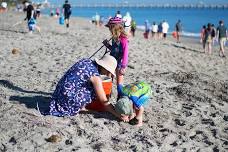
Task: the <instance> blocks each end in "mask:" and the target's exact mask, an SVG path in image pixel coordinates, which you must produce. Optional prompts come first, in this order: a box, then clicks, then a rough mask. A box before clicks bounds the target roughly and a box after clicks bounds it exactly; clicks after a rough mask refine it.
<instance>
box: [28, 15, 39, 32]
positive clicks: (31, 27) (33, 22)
mask: <svg viewBox="0 0 228 152" xmlns="http://www.w3.org/2000/svg"><path fill="white" fill-rule="evenodd" d="M28 29H29V32H30V33H32V32H34V31H35V29H36V30H37V31H38V32H39V33H40V27H39V26H38V25H37V21H36V19H35V18H30V20H29V21H28Z"/></svg>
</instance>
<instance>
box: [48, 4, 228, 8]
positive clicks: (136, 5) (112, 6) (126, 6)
mask: <svg viewBox="0 0 228 152" xmlns="http://www.w3.org/2000/svg"><path fill="white" fill-rule="evenodd" d="M50 6H51V7H61V6H62V5H58V6H57V5H50ZM72 7H83V8H86V7H87V8H96V7H106V8H107V7H108V8H186V9H192V8H195V9H228V4H223V5H217V4H210V5H203V4H198V5H194V4H187V5H186V4H185V5H173V4H171V5H170V4H166V5H154V4H77V5H72Z"/></svg>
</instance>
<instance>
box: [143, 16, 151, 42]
mask: <svg viewBox="0 0 228 152" xmlns="http://www.w3.org/2000/svg"><path fill="white" fill-rule="evenodd" d="M144 26H145V32H144V33H143V35H144V38H145V39H148V38H149V34H150V23H149V21H148V20H145V23H144Z"/></svg>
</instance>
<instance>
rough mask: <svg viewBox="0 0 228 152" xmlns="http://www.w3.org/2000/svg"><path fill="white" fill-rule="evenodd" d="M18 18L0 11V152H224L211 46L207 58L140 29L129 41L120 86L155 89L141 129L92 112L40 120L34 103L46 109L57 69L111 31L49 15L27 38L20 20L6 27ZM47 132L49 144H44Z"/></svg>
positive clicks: (227, 113)
mask: <svg viewBox="0 0 228 152" xmlns="http://www.w3.org/2000/svg"><path fill="white" fill-rule="evenodd" d="M24 16H25V15H24V14H20V13H19V14H18V13H17V14H16V13H7V14H0V46H1V47H0V71H1V72H0V151H9V152H11V151H41V152H42V151H45V152H46V151H50V152H52V151H83V152H84V151H104V152H105V151H109V152H110V151H151V152H158V151H159V152H168V151H170V152H184V151H186V152H189V151H191V152H213V151H214V152H217V151H220V152H225V151H227V150H228V93H227V90H228V70H227V68H228V58H220V57H219V56H218V47H215V48H213V54H212V55H210V56H208V55H205V54H204V53H203V50H202V48H201V46H200V45H199V44H195V43H192V40H191V43H190V40H189V39H184V40H183V43H181V44H177V43H175V42H174V41H173V40H171V38H170V40H167V41H152V40H145V39H143V38H142V33H141V32H138V33H137V36H136V37H135V38H131V39H130V46H129V47H130V48H129V65H130V67H129V68H128V70H127V74H126V76H125V82H126V83H129V82H134V81H136V80H145V81H146V82H148V83H150V84H151V85H152V86H153V88H154V96H153V97H152V98H151V100H150V102H149V104H148V106H147V107H146V108H145V109H146V112H145V117H144V126H143V127H141V128H137V127H134V126H131V125H129V124H128V123H124V122H120V121H118V120H116V119H114V118H113V116H112V115H110V114H107V113H98V112H95V113H82V114H79V115H77V116H74V117H64V118H63V117H53V116H45V117H44V116H43V117H41V116H40V114H39V112H38V110H37V103H38V104H39V108H40V109H41V108H42V109H43V108H45V107H47V106H48V101H49V99H50V95H51V93H52V92H53V90H54V89H55V85H56V83H57V82H58V80H59V78H60V77H61V76H62V75H63V74H64V72H65V71H66V70H67V69H68V68H69V67H70V66H71V65H73V64H74V63H75V62H76V61H77V60H79V59H81V58H84V57H89V56H90V55H91V54H93V52H94V51H96V50H97V49H98V48H99V47H100V46H101V42H102V41H103V40H104V39H105V38H109V37H110V34H109V31H108V29H106V28H104V27H103V28H97V27H95V26H93V25H92V24H90V23H89V21H87V20H84V19H81V18H74V19H71V24H70V28H69V29H66V28H65V27H64V26H60V25H58V21H57V19H54V18H49V17H42V18H40V19H39V20H38V24H39V26H40V27H41V33H40V34H39V33H37V32H35V33H33V34H28V33H27V31H26V24H25V22H23V23H22V24H17V25H16V26H14V27H12V25H14V24H15V23H17V22H18V21H21V20H23V18H24ZM188 42H189V43H188ZM13 49H14V51H13V52H14V53H13V54H12V50H13ZM103 52H104V50H103ZM101 54H102V53H100V54H97V57H99V56H101ZM226 54H227V56H228V50H227V48H226ZM113 89H114V91H113V92H114V95H113V96H112V99H111V102H112V103H115V98H114V97H115V96H116V92H115V90H116V88H113ZM51 135H57V136H58V138H57V139H56V142H55V143H50V142H48V141H47V138H49V137H50V136H51Z"/></svg>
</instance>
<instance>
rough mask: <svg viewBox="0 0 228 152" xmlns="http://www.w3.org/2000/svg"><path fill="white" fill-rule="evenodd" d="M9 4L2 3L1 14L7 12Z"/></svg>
mask: <svg viewBox="0 0 228 152" xmlns="http://www.w3.org/2000/svg"><path fill="white" fill-rule="evenodd" d="M7 5H8V4H7V2H4V1H3V2H2V3H1V7H0V12H1V11H2V12H6V11H7Z"/></svg>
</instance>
